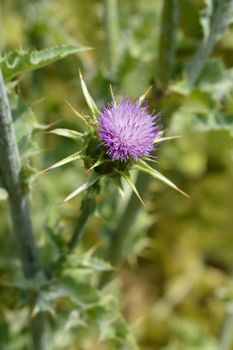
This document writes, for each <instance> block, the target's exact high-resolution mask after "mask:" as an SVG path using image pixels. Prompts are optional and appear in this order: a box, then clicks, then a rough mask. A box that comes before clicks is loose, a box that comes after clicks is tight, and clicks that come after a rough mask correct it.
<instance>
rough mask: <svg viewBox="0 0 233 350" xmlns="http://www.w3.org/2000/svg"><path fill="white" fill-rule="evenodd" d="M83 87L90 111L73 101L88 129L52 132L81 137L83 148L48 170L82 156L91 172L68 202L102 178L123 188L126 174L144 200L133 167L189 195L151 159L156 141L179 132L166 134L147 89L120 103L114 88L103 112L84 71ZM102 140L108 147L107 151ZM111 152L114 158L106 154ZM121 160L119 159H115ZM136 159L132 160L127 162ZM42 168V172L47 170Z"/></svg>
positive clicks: (97, 186) (91, 192)
mask: <svg viewBox="0 0 233 350" xmlns="http://www.w3.org/2000/svg"><path fill="white" fill-rule="evenodd" d="M80 80H81V88H82V91H83V95H84V97H85V100H86V102H87V105H88V107H89V109H90V114H89V115H88V117H87V116H84V115H82V114H81V113H79V112H78V111H77V110H75V109H74V107H72V106H71V105H70V104H69V103H68V105H69V106H70V107H71V109H72V111H73V112H74V113H75V114H76V115H77V116H78V117H79V118H80V119H81V120H82V121H83V122H84V123H85V124H86V127H87V131H85V132H83V133H80V132H79V131H76V130H70V129H55V130H51V131H50V132H51V133H53V134H57V135H60V136H64V137H68V138H71V139H73V140H77V142H78V143H79V145H80V150H79V151H76V152H75V153H73V154H71V155H70V156H68V157H66V158H64V159H62V160H60V161H59V162H57V163H55V164H53V165H51V166H50V167H48V168H47V169H45V170H44V171H48V170H52V169H55V168H58V167H60V166H62V165H65V164H67V163H70V162H73V161H75V160H78V159H82V160H83V161H84V166H85V167H86V168H87V169H88V170H89V172H90V175H89V176H88V178H87V181H86V182H85V183H84V184H82V185H81V186H79V187H78V188H76V189H75V190H74V191H73V192H72V193H70V194H69V195H68V196H67V197H66V198H65V199H64V202H67V201H68V200H70V199H72V198H74V197H75V196H77V195H78V194H79V193H81V192H82V191H86V190H87V191H88V194H87V196H90V195H92V196H94V195H95V193H96V191H97V192H98V191H99V190H100V187H101V186H100V182H101V181H100V180H101V179H102V178H106V177H108V178H111V179H113V181H114V182H115V184H116V185H117V186H119V187H120V188H121V178H124V179H125V180H126V181H127V182H128V184H129V186H130V187H131V188H132V190H133V191H134V193H135V194H136V195H137V196H138V198H139V199H140V200H141V201H142V199H141V197H140V195H139V193H138V191H137V188H136V187H135V185H134V182H133V181H132V179H131V174H130V171H131V170H139V171H141V172H144V173H146V174H149V175H151V176H152V177H153V178H154V179H157V180H159V181H162V182H163V183H165V184H166V185H168V186H170V187H172V188H173V189H175V190H176V191H178V192H180V193H182V194H183V195H185V196H187V195H186V194H185V193H184V192H183V191H182V190H180V189H179V188H178V187H177V186H176V185H175V184H174V183H173V182H171V181H170V180H169V179H167V178H166V177H165V176H164V175H163V174H161V173H160V172H159V171H158V170H156V169H155V168H154V167H151V166H150V164H148V163H147V160H149V159H148V155H149V154H150V153H151V152H152V151H153V150H154V145H155V144H156V143H160V142H163V141H167V140H171V139H174V138H176V137H177V136H167V137H163V135H162V134H163V133H162V131H161V129H162V125H161V124H159V120H160V118H159V115H158V114H154V113H149V112H148V103H147V102H146V101H145V96H146V94H147V93H148V91H149V90H147V91H146V92H145V93H144V94H143V95H142V96H141V97H140V98H138V99H137V100H136V102H135V103H133V102H132V100H131V98H123V99H122V100H121V101H120V102H119V103H118V104H117V103H116V102H115V99H114V96H113V92H112V91H111V94H112V99H113V101H112V103H111V104H109V105H108V106H107V107H104V108H103V109H102V111H101V112H100V111H99V109H98V107H97V106H96V104H95V101H94V100H93V98H92V96H91V95H90V93H89V91H88V88H87V86H86V83H85V81H84V80H83V78H82V75H81V73H80ZM100 140H101V141H102V144H103V145H104V146H105V147H106V149H107V151H106V152H105V151H103V149H102V147H98V146H100ZM106 153H107V155H108V156H109V157H110V158H111V160H113V162H111V160H110V159H109V157H106ZM115 160H118V161H119V162H114V161H115ZM127 160H132V162H127ZM44 171H42V173H43V172H44Z"/></svg>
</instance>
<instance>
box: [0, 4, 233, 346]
mask: <svg viewBox="0 0 233 350" xmlns="http://www.w3.org/2000/svg"><path fill="white" fill-rule="evenodd" d="M222 3H227V1H226V0H224V1H222ZM229 3H230V2H229ZM0 4H1V31H2V33H3V35H2V36H1V51H2V58H1V62H3V64H5V67H6V72H7V66H8V67H9V65H11V64H12V61H11V58H10V60H9V61H8V64H7V63H4V62H6V58H4V55H5V54H6V55H7V53H8V52H9V51H10V50H14V51H15V52H16V51H19V52H20V53H21V56H22V55H24V54H23V53H25V52H29V53H30V54H27V60H28V59H29V61H30V57H31V55H33V50H44V49H45V48H46V47H54V46H57V45H62V44H64V43H65V44H66V45H69V47H70V48H71V47H76V48H77V47H78V46H85V47H92V48H93V49H92V50H88V51H84V52H82V53H79V54H78V55H76V54H75V55H72V56H69V57H66V58H64V59H63V60H61V61H58V62H56V63H53V64H51V65H49V66H46V67H44V68H43V69H39V70H35V71H32V72H30V73H27V74H22V75H20V78H19V79H18V80H15V79H14V80H13V81H12V80H11V81H10V82H8V85H7V88H8V92H9V94H10V98H11V105H12V112H13V116H14V121H15V127H16V132H17V137H18V142H19V147H20V151H21V155H22V159H23V165H24V170H25V179H26V180H27V181H26V180H25V181H26V185H27V187H28V186H30V188H32V192H31V206H32V215H33V222H34V227H35V231H36V240H37V242H38V245H39V253H40V257H41V259H42V262H43V266H44V267H45V269H46V271H48V274H49V273H51V269H55V268H56V266H57V262H58V261H59V259H60V258H61V252H62V248H63V247H64V242H67V240H69V237H71V235H72V232H73V230H74V228H75V224H76V218H77V213H78V211H79V207H80V197H81V198H82V195H80V197H79V196H78V197H76V198H75V199H73V200H72V201H70V202H68V203H65V204H63V205H57V203H58V202H60V201H61V199H63V198H65V197H66V196H67V194H68V193H70V192H72V191H73V189H74V188H76V187H78V186H79V185H81V184H82V183H83V182H84V181H85V179H86V177H87V172H86V171H84V170H83V167H82V165H81V162H79V161H77V162H72V163H70V164H67V166H66V167H63V168H58V169H57V170H54V171H53V172H51V173H48V174H45V175H41V176H39V177H37V176H33V175H35V174H36V171H37V170H42V169H45V168H47V167H48V166H50V165H51V164H53V163H55V162H57V161H59V160H61V159H62V158H65V157H66V156H68V155H69V154H72V153H74V152H76V151H77V150H78V149H77V144H76V142H75V141H73V140H69V139H67V138H62V137H59V136H57V135H54V134H51V133H47V132H46V129H47V128H48V127H49V126H50V125H51V124H52V125H53V126H54V124H55V127H59V128H69V129H73V130H77V131H81V130H83V128H84V125H83V124H82V122H80V120H79V119H78V118H76V116H75V114H74V113H73V112H72V111H71V110H70V108H69V107H68V105H67V104H66V103H65V101H68V102H70V103H71V104H72V105H73V106H74V107H75V108H77V110H79V111H83V112H84V113H86V111H87V106H86V105H85V104H84V99H83V97H82V94H81V88H80V83H79V79H78V74H77V73H78V69H81V70H82V72H83V75H84V77H85V79H86V81H87V83H88V86H89V87H90V91H91V92H92V94H93V97H94V99H95V101H97V104H98V107H99V108H101V107H102V106H103V104H104V102H107V101H109V100H110V98H111V97H110V93H109V83H110V82H111V84H112V86H113V90H114V92H115V94H116V95H119V96H123V95H124V94H126V95H130V96H132V97H136V96H138V95H140V94H141V92H142V91H145V90H146V89H147V88H148V86H149V85H150V84H151V83H152V84H153V85H154V87H153V90H152V93H151V94H150V105H151V108H152V109H153V108H155V109H156V110H158V111H159V112H161V115H162V121H163V124H164V125H165V126H166V133H167V135H181V136H182V137H181V138H179V139H177V140H172V141H169V142H166V143H162V144H161V145H160V147H159V151H158V161H159V168H160V169H161V171H162V172H163V173H165V174H166V175H168V177H169V178H171V179H172V180H174V182H175V183H177V185H178V186H179V187H180V188H182V189H184V190H185V191H186V192H187V193H188V194H189V195H190V199H186V198H183V197H182V196H180V195H179V194H177V193H176V192H173V191H172V190H171V189H169V188H165V186H164V185H162V184H160V183H158V182H156V181H152V182H151V183H150V185H149V188H150V191H149V194H148V195H147V198H146V200H145V202H146V207H145V208H142V209H141V210H140V212H139V215H138V216H137V218H136V220H135V221H134V222H132V226H131V230H130V235H128V236H127V241H126V244H125V247H124V252H123V253H124V258H125V259H124V263H123V264H122V265H121V268H120V269H119V271H118V273H117V279H115V280H114V281H113V282H112V283H111V284H109V285H107V286H106V287H105V288H102V289H100V288H98V281H99V275H100V274H101V273H102V272H103V271H105V270H107V271H109V268H110V266H109V264H108V263H107V262H104V261H103V260H102V258H103V257H105V256H106V250H107V249H108V244H109V240H110V239H111V237H110V233H111V232H112V231H113V230H114V228H115V227H116V226H117V224H118V222H119V220H120V219H121V217H122V213H124V210H125V208H126V206H127V201H128V199H129V196H130V190H129V188H128V187H127V186H126V184H124V186H125V192H126V194H125V196H124V197H123V198H121V197H119V196H118V193H117V192H116V189H115V187H113V186H112V184H108V186H107V189H106V191H105V192H104V193H101V194H100V195H99V196H98V203H97V209H96V211H95V214H96V215H95V216H94V217H93V218H92V219H91V220H90V222H89V224H88V227H87V234H86V236H85V238H84V241H83V242H82V244H81V245H80V246H79V247H78V249H77V250H76V251H75V252H74V253H73V254H74V255H72V256H70V259H69V260H68V261H67V262H66V265H65V269H64V271H63V273H62V275H61V276H60V277H59V279H58V280H55V281H52V283H51V285H50V284H48V285H44V284H43V283H42V285H41V281H32V282H30V283H31V284H30V283H29V284H27V283H28V282H26V281H24V280H23V279H22V276H21V270H20V266H19V261H18V256H17V252H16V249H15V245H14V242H13V239H12V235H11V226H10V222H9V217H8V205H7V202H6V200H5V199H6V197H7V195H6V193H5V191H4V189H2V188H1V189H0V215H1V216H0V236H1V244H0V256H1V258H0V290H1V300H0V348H1V349H4V350H24V349H25V350H26V349H29V350H31V347H30V345H29V344H30V342H29V335H28V324H27V322H28V315H29V311H28V309H27V307H26V304H25V299H26V298H25V291H26V290H27V289H33V288H39V289H40V294H39V298H38V302H37V304H36V307H35V310H33V312H38V310H44V311H45V312H46V314H47V315H48V319H49V327H48V333H49V338H50V339H51V344H50V345H49V346H50V349H54V350H56V349H67V350H68V349H69V350H72V349H93V350H98V349H101V350H105V349H112V348H116V349H134V348H136V345H135V340H134V337H135V338H136V340H137V342H138V344H139V348H140V349H142V350H154V349H161V350H182V349H184V350H186V349H187V350H217V349H218V343H219V338H220V333H221V330H222V327H223V322H224V318H225V315H226V313H227V311H228V310H230V307H232V306H231V305H232V300H233V287H232V268H233V253H232V251H233V236H232V232H233V219H232V208H233V181H232V175H233V163H232V156H233V154H232V143H233V141H232V140H233V65H232V62H233V28H232V26H231V22H232V19H233V15H232V7H231V11H230V10H229V8H227V9H225V8H224V9H223V10H222V11H227V12H226V13H227V14H228V15H227V16H224V21H223V23H220V24H219V22H218V20H216V16H214V14H216V12H215V10H216V7H217V6H218V5H219V1H218V0H213V1H211V0H178V1H177V6H178V24H177V25H178V28H177V43H176V60H175V65H174V67H173V71H172V76H171V79H170V81H169V83H168V86H167V88H166V89H165V88H164V87H163V84H161V81H159V79H158V76H159V73H158V72H159V71H160V69H161V67H160V66H159V64H158V62H159V60H158V51H159V45H160V39H159V38H160V28H161V11H162V5H163V1H162V0H157V1H154V0H146V1H145V0H134V1H131V0H119V1H118V12H119V33H118V35H119V38H118V40H117V42H118V54H119V58H118V66H117V69H116V72H115V74H114V76H112V75H111V72H110V71H109V67H108V58H107V57H106V55H108V51H107V48H106V30H107V29H106V25H105V20H104V16H105V9H104V1H100V0H86V1H81V0H80V1H77V0H57V1H55V0H34V1H30V0H17V1H14V0H1V1H0ZM219 11H220V10H219ZM221 18H222V17H221ZM216 21H217V23H218V24H219V26H217V25H216V24H215V22H216ZM226 22H227V23H226ZM225 27H227V29H226V28H225ZM216 33H217V34H216ZM208 42H210V46H211V45H212V50H210V52H208V53H207V51H206V49H205V44H206V43H208ZM28 50H29V51H28ZM196 50H202V51H201V54H200V53H199V55H201V57H202V59H201V64H202V68H201V69H200V66H199V64H200V59H199V56H198V57H197V58H194V53H195V52H196V55H198V52H200V51H196ZM203 50H204V56H203V55H202V54H203ZM9 55H12V54H9ZM21 56H20V57H21ZM6 57H7V56H6ZM14 57H15V56H14ZM21 58H22V57H21ZM4 60H5V61H4ZM195 60H198V68H197V69H199V73H198V74H197V76H195V79H194V78H193V75H194V74H196V73H195V69H196V68H195V67H196V63H195ZM51 61H55V59H52V58H51ZM1 64H2V63H1ZM27 70H30V69H27ZM3 71H4V66H3ZM19 72H20V69H19ZM16 73H17V72H16ZM16 73H14V72H13V74H12V75H10V76H9V77H12V76H14V75H15V74H16ZM190 74H191V75H190ZM190 82H191V83H190ZM16 93H17V94H16ZM19 96H20V97H19ZM29 175H32V176H30V177H29ZM33 180H34V181H33ZM144 186H145V185H143V184H142V185H141V188H139V193H143V192H144ZM0 187H1V186H0ZM136 200H137V199H136V198H135V201H136ZM93 247H94V248H93ZM90 249H91V250H90ZM119 306H120V308H121V310H122V313H123V315H124V318H123V317H122V316H121V314H120V312H119ZM126 320H127V322H126ZM232 332H233V329H232ZM133 335H134V336H133ZM106 340H107V341H106ZM232 349H233V347H232Z"/></svg>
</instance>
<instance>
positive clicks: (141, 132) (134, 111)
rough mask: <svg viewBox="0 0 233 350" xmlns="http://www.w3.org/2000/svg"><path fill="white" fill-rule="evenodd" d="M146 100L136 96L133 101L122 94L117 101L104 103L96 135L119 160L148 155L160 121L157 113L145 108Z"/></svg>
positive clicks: (115, 158)
mask: <svg viewBox="0 0 233 350" xmlns="http://www.w3.org/2000/svg"><path fill="white" fill-rule="evenodd" d="M148 107H149V106H148V103H147V101H143V102H141V101H140V99H139V98H138V99H137V100H136V102H135V103H133V102H132V101H131V99H130V98H123V99H122V100H121V101H120V102H119V103H118V104H115V103H111V104H110V105H109V106H108V107H104V108H103V110H102V112H101V114H100V117H99V126H98V136H99V138H100V140H101V141H102V142H103V144H104V146H105V147H106V148H107V154H108V155H109V156H110V157H111V159H112V160H113V161H114V160H120V161H122V162H125V161H127V160H128V159H132V160H137V159H138V158H140V157H143V156H148V155H149V154H150V153H151V152H152V151H153V150H154V140H155V139H156V138H157V137H159V133H160V131H161V128H162V125H161V124H157V123H158V121H159V116H158V115H154V114H150V113H149V112H148Z"/></svg>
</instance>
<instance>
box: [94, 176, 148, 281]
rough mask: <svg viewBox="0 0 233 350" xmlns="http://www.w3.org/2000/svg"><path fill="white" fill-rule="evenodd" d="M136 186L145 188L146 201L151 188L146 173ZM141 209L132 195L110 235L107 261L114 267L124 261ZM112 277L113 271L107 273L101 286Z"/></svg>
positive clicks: (102, 279)
mask: <svg viewBox="0 0 233 350" xmlns="http://www.w3.org/2000/svg"><path fill="white" fill-rule="evenodd" d="M135 185H136V187H137V188H139V189H140V188H141V189H142V188H143V191H141V197H142V199H145V197H146V193H147V188H148V186H149V176H148V175H146V174H144V173H139V174H138V177H137V180H136V184H135ZM140 208H141V202H140V201H139V199H138V198H137V197H136V195H135V194H134V193H132V195H131V196H130V199H129V201H128V204H127V207H126V209H125V210H124V212H123V213H122V216H121V218H119V220H118V224H117V226H116V227H115V229H114V230H113V231H111V232H110V234H109V236H110V237H111V241H110V245H109V248H108V251H107V256H106V260H107V261H108V262H110V263H111V264H112V265H113V266H117V265H118V264H119V263H120V261H121V259H122V255H123V249H124V244H125V241H126V240H127V238H128V236H129V234H130V229H131V227H132V223H133V222H134V221H135V219H136V217H137V214H138V212H139V209H140ZM112 275H113V272H112V271H107V272H105V273H104V274H103V276H102V278H101V282H100V284H101V286H103V285H105V284H106V283H107V282H108V281H109V280H110V279H111V277H112Z"/></svg>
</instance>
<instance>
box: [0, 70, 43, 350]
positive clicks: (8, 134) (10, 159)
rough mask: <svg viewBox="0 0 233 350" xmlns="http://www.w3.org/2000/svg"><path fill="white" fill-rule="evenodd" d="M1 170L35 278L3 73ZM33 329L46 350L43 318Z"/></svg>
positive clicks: (29, 273) (26, 268) (27, 267)
mask: <svg viewBox="0 0 233 350" xmlns="http://www.w3.org/2000/svg"><path fill="white" fill-rule="evenodd" d="M0 170H1V171H0V172H1V177H2V182H3V185H4V187H5V188H6V190H7V191H8V195H9V203H10V211H11V220H12V225H13V231H14V235H15V239H16V242H17V245H18V248H19V254H20V258H21V262H22V268H23V272H24V276H25V277H26V278H33V277H35V276H36V275H37V274H38V273H42V271H41V267H40V263H39V259H38V256H37V252H36V248H35V242H34V237H33V230H32V223H31V219H30V214H29V207H28V198H27V194H26V193H25V192H24V190H23V184H22V179H21V176H20V175H21V161H20V156H19V150H18V147H17V142H16V136H15V131H14V126H13V121H12V116H11V111H10V106H9V101H8V97H7V93H6V88H5V84H4V81H3V77H2V72H1V70H0ZM35 324H36V325H37V326H35ZM31 328H32V333H33V334H32V335H33V340H34V346H35V349H36V350H42V349H45V347H44V346H43V342H44V340H43V333H44V324H43V321H42V316H41V315H38V316H36V317H34V318H33V319H32V320H31Z"/></svg>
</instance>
